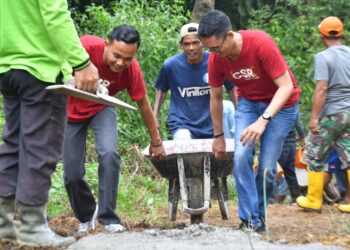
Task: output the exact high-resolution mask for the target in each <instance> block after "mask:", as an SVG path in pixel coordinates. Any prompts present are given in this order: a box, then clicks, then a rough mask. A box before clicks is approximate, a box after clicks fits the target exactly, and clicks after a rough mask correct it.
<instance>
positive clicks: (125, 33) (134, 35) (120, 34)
mask: <svg viewBox="0 0 350 250" xmlns="http://www.w3.org/2000/svg"><path fill="white" fill-rule="evenodd" d="M108 39H109V41H110V42H113V40H116V41H121V42H124V43H128V44H134V43H136V44H137V48H138V47H140V43H141V38H140V33H139V32H138V31H137V30H136V29H135V27H133V26H130V25H127V24H122V25H118V26H117V27H115V28H114V29H113V30H112V32H111V33H110V34H109V37H108Z"/></svg>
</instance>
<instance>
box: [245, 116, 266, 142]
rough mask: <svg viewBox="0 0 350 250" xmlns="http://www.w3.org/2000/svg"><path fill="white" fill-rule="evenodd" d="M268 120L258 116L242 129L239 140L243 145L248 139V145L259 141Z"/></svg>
mask: <svg viewBox="0 0 350 250" xmlns="http://www.w3.org/2000/svg"><path fill="white" fill-rule="evenodd" d="M267 123H268V121H266V120H264V119H262V118H261V117H259V119H258V120H256V121H255V122H254V123H252V124H251V125H250V126H249V127H247V128H245V129H244V130H243V131H242V134H241V138H240V141H241V142H242V145H243V146H244V145H245V144H246V143H247V142H248V141H249V143H248V147H251V146H252V145H253V143H255V144H257V143H258V142H259V141H260V138H261V136H262V134H263V133H264V131H265V129H266V125H267Z"/></svg>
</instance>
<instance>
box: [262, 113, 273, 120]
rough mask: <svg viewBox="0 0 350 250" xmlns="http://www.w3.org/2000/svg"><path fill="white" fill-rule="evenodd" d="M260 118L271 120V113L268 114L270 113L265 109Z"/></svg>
mask: <svg viewBox="0 0 350 250" xmlns="http://www.w3.org/2000/svg"><path fill="white" fill-rule="evenodd" d="M262 118H263V119H264V120H268V121H271V118H272V117H271V115H270V113H269V112H267V111H265V112H264V113H263V114H262Z"/></svg>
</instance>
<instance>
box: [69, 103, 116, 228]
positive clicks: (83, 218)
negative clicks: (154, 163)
mask: <svg viewBox="0 0 350 250" xmlns="http://www.w3.org/2000/svg"><path fill="white" fill-rule="evenodd" d="M89 127H90V128H91V129H92V132H93V133H94V135H95V144H96V152H97V154H98V162H99V166H98V198H99V199H98V200H99V201H98V207H99V208H98V221H99V222H100V223H101V224H103V225H108V224H118V223H120V219H119V217H118V216H117V214H116V213H115V211H114V210H115V209H116V206H117V189H118V181H119V161H120V157H119V154H118V152H117V142H118V135H117V121H116V110H115V109H114V108H112V107H105V108H104V109H102V110H101V111H100V112H98V113H97V114H96V115H95V116H93V117H92V118H91V119H90V120H88V121H85V122H79V123H70V122H69V123H67V128H66V131H65V135H64V143H63V166H64V182H65V186H66V190H67V193H68V196H69V200H70V204H71V207H72V209H73V212H74V215H75V216H76V217H77V219H78V220H79V221H80V222H87V221H89V220H91V218H92V216H93V213H94V211H95V208H96V202H95V199H94V196H93V194H92V192H91V189H90V187H89V185H88V183H87V182H86V180H85V179H84V176H85V154H86V138H87V132H88V128H89Z"/></svg>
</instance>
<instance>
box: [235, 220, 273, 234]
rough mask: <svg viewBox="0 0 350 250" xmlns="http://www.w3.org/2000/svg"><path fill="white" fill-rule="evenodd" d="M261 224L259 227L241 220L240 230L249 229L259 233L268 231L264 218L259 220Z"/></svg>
mask: <svg viewBox="0 0 350 250" xmlns="http://www.w3.org/2000/svg"><path fill="white" fill-rule="evenodd" d="M259 220H260V223H259V225H252V224H251V223H249V222H248V221H246V220H242V219H241V221H242V222H241V224H239V227H238V228H239V229H240V230H247V229H251V230H253V231H255V232H257V233H259V232H265V231H266V224H265V220H264V219H263V218H259Z"/></svg>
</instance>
